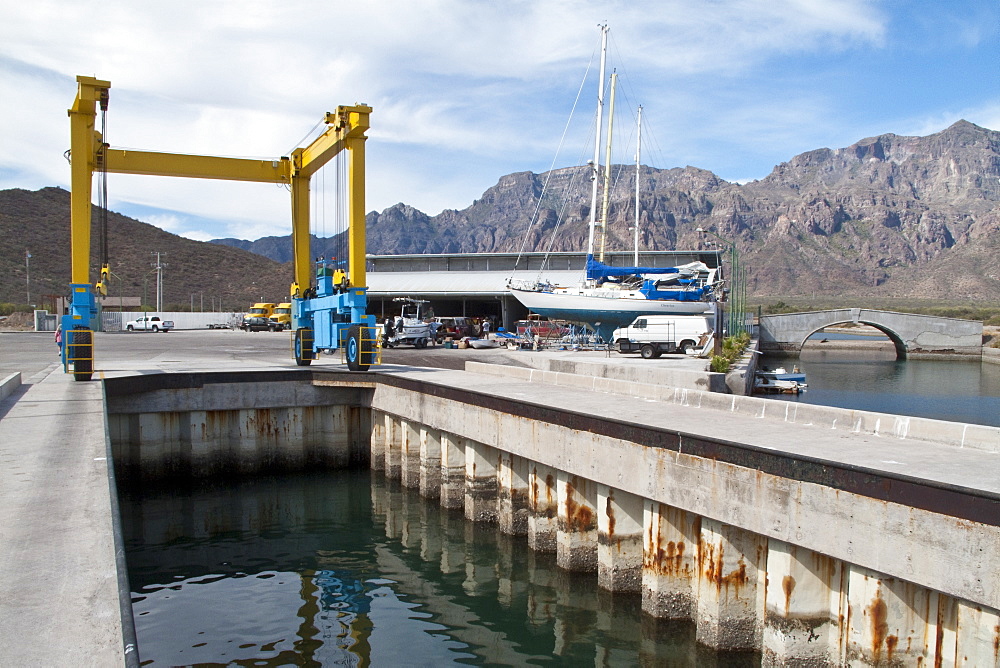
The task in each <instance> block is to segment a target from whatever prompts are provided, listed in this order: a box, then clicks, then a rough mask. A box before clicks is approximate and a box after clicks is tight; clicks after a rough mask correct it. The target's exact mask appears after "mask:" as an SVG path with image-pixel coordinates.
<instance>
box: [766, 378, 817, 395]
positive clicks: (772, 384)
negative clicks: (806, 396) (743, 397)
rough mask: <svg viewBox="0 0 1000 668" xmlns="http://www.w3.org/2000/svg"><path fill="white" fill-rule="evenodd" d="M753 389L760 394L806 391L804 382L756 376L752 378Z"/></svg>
mask: <svg viewBox="0 0 1000 668" xmlns="http://www.w3.org/2000/svg"><path fill="white" fill-rule="evenodd" d="M753 391H754V392H758V393H760V394H798V393H799V392H805V391H806V384H805V383H800V382H798V381H795V380H773V379H771V378H763V377H761V376H757V377H755V378H754V382H753Z"/></svg>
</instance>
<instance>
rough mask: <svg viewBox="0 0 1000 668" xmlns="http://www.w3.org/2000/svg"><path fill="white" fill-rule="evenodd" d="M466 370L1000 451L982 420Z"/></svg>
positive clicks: (552, 374)
mask: <svg viewBox="0 0 1000 668" xmlns="http://www.w3.org/2000/svg"><path fill="white" fill-rule="evenodd" d="M465 370H466V371H469V372H473V373H480V374H488V375H493V376H501V377H504V378H513V379H518V380H524V381H528V382H534V383H545V384H550V385H563V386H572V387H577V388H580V389H589V390H593V391H595V392H605V393H608V394H623V395H625V396H631V397H635V398H637V399H646V400H652V401H663V402H666V403H674V404H680V405H682V406H694V407H696V408H709V409H714V410H722V411H728V412H730V413H737V414H739V415H748V416H751V417H757V418H761V419H766V420H778V421H781V422H788V423H791V424H803V425H815V426H819V427H826V428H828V429H836V430H841V431H848V432H852V433H855V434H871V435H873V436H878V437H890V438H897V439H900V440H915V441H926V442H930V443H940V444H942V445H949V446H953V447H959V448H971V449H975V450H982V451H985V452H993V453H1000V428H998V427H987V426H984V425H978V424H964V423H961V422H947V421H944V420H931V419H929V418H918V417H910V416H906V415H890V414H888V413H874V412H871V411H859V410H851V409H848V408H835V407H832V406H816V405H812V404H796V403H790V402H784V401H782V402H777V401H771V400H769V399H763V398H761V397H748V396H738V395H735V394H720V393H718V392H706V391H703V390H693V389H685V388H677V387H667V386H663V385H654V384H649V383H638V382H631V381H616V380H611V379H607V378H593V377H588V376H576V377H575V378H573V377H572V376H573V375H574V374H568V373H562V372H556V371H540V370H538V369H526V368H523V367H511V366H500V365H497V364H488V363H485V362H466V363H465Z"/></svg>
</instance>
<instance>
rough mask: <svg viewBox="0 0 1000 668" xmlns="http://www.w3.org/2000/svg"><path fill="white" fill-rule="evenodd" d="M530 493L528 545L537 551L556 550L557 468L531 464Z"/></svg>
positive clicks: (557, 511)
mask: <svg viewBox="0 0 1000 668" xmlns="http://www.w3.org/2000/svg"><path fill="white" fill-rule="evenodd" d="M528 493H529V496H528V510H529V515H528V547H529V548H531V549H532V550H534V551H535V552H555V551H556V533H557V530H558V528H559V522H558V516H559V493H558V491H557V485H556V471H555V469H552V468H549V467H548V466H543V465H541V464H537V463H531V464H529V473H528Z"/></svg>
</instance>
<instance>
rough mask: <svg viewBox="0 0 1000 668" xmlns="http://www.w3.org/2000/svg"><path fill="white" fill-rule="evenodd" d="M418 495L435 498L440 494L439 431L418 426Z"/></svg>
mask: <svg viewBox="0 0 1000 668" xmlns="http://www.w3.org/2000/svg"><path fill="white" fill-rule="evenodd" d="M419 468H420V496H422V497H424V498H425V499H437V498H439V497H440V496H441V432H440V431H438V430H437V429H429V428H428V427H421V428H420V463H419Z"/></svg>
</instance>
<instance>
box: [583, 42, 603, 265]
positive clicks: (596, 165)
mask: <svg viewBox="0 0 1000 668" xmlns="http://www.w3.org/2000/svg"><path fill="white" fill-rule="evenodd" d="M600 28H601V74H600V79H599V81H600V83H599V84H598V87H597V133H596V134H597V138H596V139H595V140H594V160H593V162H592V163H591V170H592V171H591V174H590V180H591V182H592V184H591V190H590V235H589V238H588V240H587V259H588V260H590V259H592V258H593V257H594V227H595V226H596V225H597V218H596V216H597V178H598V174H599V173H600V171H601V129H602V127H601V126H602V125H603V122H604V71H605V64H606V63H607V60H608V26H607V24H605V25H602V26H600Z"/></svg>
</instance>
